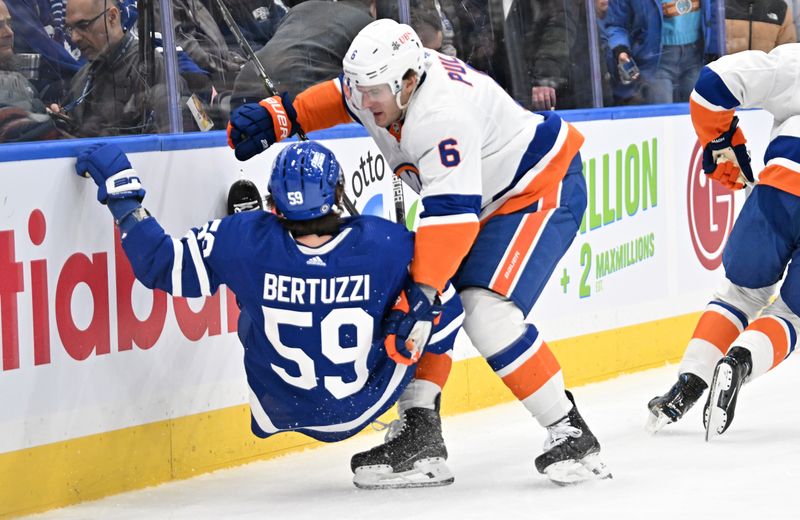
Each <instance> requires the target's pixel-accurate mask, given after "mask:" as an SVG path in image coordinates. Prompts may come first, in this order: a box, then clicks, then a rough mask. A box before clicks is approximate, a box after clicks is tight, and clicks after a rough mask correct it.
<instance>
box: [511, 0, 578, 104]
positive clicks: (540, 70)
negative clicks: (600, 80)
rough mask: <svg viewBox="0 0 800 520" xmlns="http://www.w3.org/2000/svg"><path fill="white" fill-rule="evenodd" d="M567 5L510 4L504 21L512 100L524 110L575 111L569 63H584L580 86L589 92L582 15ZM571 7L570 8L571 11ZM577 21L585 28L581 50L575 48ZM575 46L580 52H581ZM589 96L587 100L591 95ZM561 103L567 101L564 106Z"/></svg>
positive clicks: (522, 0) (523, 0) (548, 0)
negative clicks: (522, 106)
mask: <svg viewBox="0 0 800 520" xmlns="http://www.w3.org/2000/svg"><path fill="white" fill-rule="evenodd" d="M572 3H573V2H568V1H566V0H563V1H562V0H513V2H512V4H511V9H510V11H509V13H508V16H507V17H506V39H507V43H508V46H509V51H508V52H509V62H510V65H511V89H512V91H513V93H514V98H515V99H517V101H519V102H520V103H522V104H523V105H524V106H526V107H527V108H532V109H533V110H554V109H555V108H556V106H557V107H558V108H575V105H576V104H575V103H574V87H575V86H576V85H575V83H576V82H573V81H571V75H572V74H573V62H574V61H578V62H581V63H582V62H584V61H585V63H582V65H583V66H582V67H581V73H582V74H581V77H582V84H583V86H584V87H587V88H589V89H590V88H591V84H590V83H589V72H588V71H589V63H588V48H587V45H588V43H587V42H588V39H587V38H586V35H585V33H586V25H585V24H586V22H585V15H582V14H581V13H582V11H583V8H582V7H580V6H578V5H575V6H572ZM570 6H572V7H575V9H574V10H573V9H570ZM573 11H576V12H573ZM579 20H580V21H582V23H583V26H584V29H583V32H584V34H583V35H582V36H581V38H582V39H581V40H580V41H581V42H582V45H577V42H578V41H579V40H578V22H579ZM577 47H582V49H581V51H580V52H578V51H577ZM573 49H575V53H573V52H572V51H573ZM581 55H582V57H581ZM515 58H516V59H515ZM589 96H590V97H589V99H591V90H589ZM565 98H567V99H570V101H569V102H566V100H565Z"/></svg>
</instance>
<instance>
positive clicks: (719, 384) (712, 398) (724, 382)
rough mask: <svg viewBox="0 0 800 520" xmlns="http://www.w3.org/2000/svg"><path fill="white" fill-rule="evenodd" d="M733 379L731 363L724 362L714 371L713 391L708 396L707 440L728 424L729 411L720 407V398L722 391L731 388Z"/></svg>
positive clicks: (719, 432)
mask: <svg viewBox="0 0 800 520" xmlns="http://www.w3.org/2000/svg"><path fill="white" fill-rule="evenodd" d="M732 380H733V370H732V369H731V367H730V365H728V364H726V363H722V364H720V365H719V366H718V367H717V370H716V371H715V372H714V380H713V381H712V382H711V392H710V393H709V396H708V407H707V408H706V418H705V419H706V442H708V441H709V440H710V439H712V438H714V437H716V436H717V435H721V434H722V432H723V431H725V425H726V424H728V411H727V410H725V409H724V408H720V407H719V398H720V396H721V395H722V392H726V391H728V390H730V388H731V381H732Z"/></svg>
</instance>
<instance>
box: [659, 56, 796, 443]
mask: <svg viewBox="0 0 800 520" xmlns="http://www.w3.org/2000/svg"><path fill="white" fill-rule="evenodd" d="M798 71H800V44H787V45H781V46H779V47H777V48H775V49H774V50H773V51H772V52H770V53H769V54H767V53H764V52H761V51H746V52H740V53H737V54H733V55H730V56H725V57H723V58H720V59H719V60H717V61H715V62H713V63H711V64H709V65H708V66H706V67H705V68H704V69H703V70H702V72H701V73H700V77H699V78H698V80H697V84H696V86H695V89H694V91H693V92H692V95H691V97H690V110H691V117H692V123H693V125H694V127H695V130H696V132H697V136H698V138H699V139H700V143H701V144H702V145H703V147H704V156H703V169H704V171H705V173H706V174H707V175H710V176H711V177H712V178H713V179H715V180H716V181H718V182H721V183H723V184H724V185H725V186H727V187H729V188H731V189H741V188H742V187H744V185H745V184H746V183H752V182H753V181H754V178H753V173H752V170H751V168H750V158H749V155H748V152H747V149H746V146H745V142H746V141H745V138H744V133H743V132H742V130H741V128H738V118H737V117H736V116H735V109H736V108H763V109H764V110H766V111H768V112H770V113H771V114H772V115H773V116H774V118H775V119H774V124H773V128H772V133H771V136H770V143H769V146H768V147H767V150H766V153H765V155H764V164H765V165H766V166H765V168H764V169H763V170H762V171H761V173H760V175H759V178H758V183H757V184H756V185H755V187H754V188H753V191H752V193H751V194H750V196H749V197H748V198H747V200H746V201H745V204H744V207H743V208H742V212H741V214H740V215H739V217H738V218H737V220H736V223H735V224H734V227H733V230H732V232H731V236H730V238H729V239H728V243H727V244H726V246H725V250H724V252H723V256H722V262H723V266H724V268H725V276H726V281H725V282H724V284H723V286H722V287H721V288H720V289H719V290H718V291H717V292H716V293H715V295H714V298H713V300H711V302H709V304H708V306H707V307H706V309H705V312H704V313H703V315H702V316H701V318H700V321H699V323H698V324H697V327H696V329H695V331H694V334H693V335H692V339H691V341H690V342H689V345H688V347H687V349H686V353H685V354H684V356H683V360H682V361H681V364H680V367H679V375H678V381H677V382H676V383H675V384H674V385H673V386H672V388H670V390H669V391H668V392H667V393H666V394H664V395H662V396H659V397H656V398H654V399H652V400H651V401H650V403H649V405H648V407H649V409H650V415H649V419H648V425H647V426H648V429H649V430H651V431H658V430H659V429H661V428H663V427H664V426H665V425H666V424H669V423H671V422H675V421H677V420H678V419H680V418H681V417H682V416H683V415H684V414H685V413H686V411H687V410H688V409H689V408H691V406H692V405H693V404H694V403H695V402H697V401H698V400H699V399H700V397H701V396H702V394H703V392H704V391H705V390H706V388H708V387H709V386H710V391H709V395H708V399H707V401H706V406H705V410H704V414H703V422H704V424H705V428H706V440H708V439H710V438H712V437H714V436H716V435H720V434H722V433H723V432H725V431H726V430H727V429H728V428H729V427H730V425H731V422H732V421H733V417H734V411H735V408H736V401H737V399H738V397H739V390H740V388H741V386H742V384H743V383H745V382H747V381H749V380H752V379H754V378H756V377H759V376H761V375H763V374H765V373H766V372H767V371H769V370H771V369H773V368H775V367H776V366H777V365H779V364H780V363H781V362H782V361H783V360H784V359H786V358H787V357H788V356H789V355H790V354H791V353H792V352H793V351H794V349H795V346H796V343H797V331H798V327H800V318H798V314H799V313H800V272H798V270H800V265H799V264H798V263H797V261H793V260H796V259H797V258H798V256H797V255H798V254H800V98H798V96H797V93H798V92H800V75H798ZM790 261H791V262H790ZM781 278H782V279H783V281H782V282H780V280H781ZM776 284H779V287H780V292H779V295H778V296H777V298H776V299H775V300H774V301H772V302H771V303H770V299H771V297H772V296H773V295H774V293H775V288H776Z"/></svg>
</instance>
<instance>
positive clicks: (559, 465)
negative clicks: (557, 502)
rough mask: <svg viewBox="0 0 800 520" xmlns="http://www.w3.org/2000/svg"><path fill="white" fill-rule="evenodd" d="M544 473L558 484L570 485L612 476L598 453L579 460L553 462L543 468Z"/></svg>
mask: <svg viewBox="0 0 800 520" xmlns="http://www.w3.org/2000/svg"><path fill="white" fill-rule="evenodd" d="M544 474H545V475H547V478H549V479H550V480H551V481H552V482H553V483H554V484H557V485H559V486H571V485H574V484H580V483H581V482H586V481H587V480H604V479H610V478H613V476H612V475H611V472H610V471H608V468H606V465H605V464H604V463H603V461H602V460H600V454H599V453H592V454H591V455H587V456H585V457H584V458H582V459H580V460H574V459H572V460H562V461H560V462H555V463H553V464H550V465H549V466H547V467H546V468H545V469H544Z"/></svg>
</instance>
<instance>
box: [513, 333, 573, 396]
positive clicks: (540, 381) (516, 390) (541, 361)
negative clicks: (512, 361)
mask: <svg viewBox="0 0 800 520" xmlns="http://www.w3.org/2000/svg"><path fill="white" fill-rule="evenodd" d="M559 370H561V365H560V364H559V363H558V360H557V359H556V357H555V356H554V355H553V352H552V351H551V350H550V347H548V346H547V343H544V342H542V345H541V346H540V347H539V350H537V351H536V354H534V355H533V356H531V358H530V359H528V360H527V361H526V362H525V363H523V364H522V365H520V367H519V368H517V369H516V370H514V371H513V372H511V373H510V374H508V375H507V376H505V377H504V378H503V383H505V384H506V386H507V387H508V388H509V389H510V390H511V392H512V393H513V394H514V396H516V398H517V399H519V400H520V401H522V400H523V399H526V398H528V397H530V396H531V395H533V394H534V392H536V391H537V390H539V389H540V388H541V387H542V386H544V384H545V383H547V382H548V381H550V378H551V377H553V376H554V375H555V374H557V373H558V371H559Z"/></svg>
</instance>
